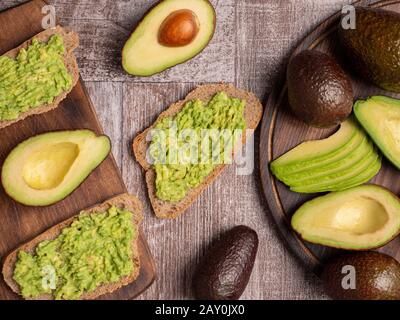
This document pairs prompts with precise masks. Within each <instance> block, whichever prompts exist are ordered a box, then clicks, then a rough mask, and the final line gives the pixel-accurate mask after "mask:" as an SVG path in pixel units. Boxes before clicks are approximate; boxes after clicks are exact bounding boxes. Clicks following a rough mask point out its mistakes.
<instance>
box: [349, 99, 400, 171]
mask: <svg viewBox="0 0 400 320" xmlns="http://www.w3.org/2000/svg"><path fill="white" fill-rule="evenodd" d="M354 113H355V115H356V117H357V120H358V121H359V122H360V123H361V125H362V126H363V127H364V129H365V130H366V131H367V132H368V134H369V135H370V137H371V138H372V140H374V142H375V144H376V145H377V146H378V147H379V149H380V150H381V151H382V153H383V154H384V155H385V156H386V158H388V159H389V160H390V161H391V162H392V163H393V164H394V165H395V166H396V167H397V168H398V169H400V100H397V99H393V98H389V97H383V96H374V97H371V98H369V99H367V100H359V101H357V102H356V104H355V105H354Z"/></svg>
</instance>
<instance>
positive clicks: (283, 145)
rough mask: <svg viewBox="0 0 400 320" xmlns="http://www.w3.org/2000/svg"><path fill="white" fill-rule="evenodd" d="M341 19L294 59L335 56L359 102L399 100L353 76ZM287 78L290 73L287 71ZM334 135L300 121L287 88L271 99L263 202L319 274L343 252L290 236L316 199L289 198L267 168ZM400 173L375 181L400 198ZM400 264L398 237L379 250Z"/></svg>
mask: <svg viewBox="0 0 400 320" xmlns="http://www.w3.org/2000/svg"><path fill="white" fill-rule="evenodd" d="M355 4H357V5H364V6H366V5H370V6H372V7H381V8H384V9H388V10H394V11H397V12H400V0H384V1H378V2H376V1H375V2H373V1H356V3H355ZM339 17H340V13H337V14H336V15H334V16H332V17H331V18H329V19H327V20H326V21H325V22H323V23H322V24H321V25H320V26H319V27H317V28H316V29H315V30H314V31H313V32H312V33H311V34H310V35H309V36H307V37H306V38H305V39H304V40H303V41H302V43H301V44H300V45H299V46H298V47H297V48H296V49H295V50H294V52H293V55H295V54H297V53H299V52H300V51H302V50H305V49H314V50H318V51H322V52H326V53H328V54H330V55H332V56H333V57H334V58H335V59H336V60H337V61H338V62H339V63H340V64H341V65H342V67H343V68H344V70H345V71H346V72H347V73H348V74H349V75H350V77H351V79H352V83H353V89H354V97H355V100H356V99H359V98H366V97H368V96H371V95H387V96H391V97H395V98H400V95H399V94H393V93H389V92H386V91H383V90H381V89H379V88H377V87H375V86H374V85H372V84H370V83H367V82H365V81H363V80H362V79H360V78H358V77H357V76H356V75H354V74H353V73H352V72H351V68H349V66H348V65H346V61H345V59H344V58H343V56H342V55H341V48H340V43H339V39H338V35H337V28H338V25H339ZM285 72H286V70H285ZM335 130H336V129H333V130H332V129H331V130H329V129H325V130H322V129H315V128H311V127H309V126H307V125H305V124H304V123H302V122H301V121H299V120H297V119H296V118H295V117H294V116H293V114H292V113H291V112H290V108H289V104H288V101H287V85H286V83H284V84H282V85H280V86H279V87H278V88H276V90H274V91H273V92H272V93H271V95H270V96H269V99H268V102H267V105H266V108H265V111H264V117H263V120H262V128H261V139H260V170H261V180H262V185H263V189H264V194H265V197H266V199H267V201H268V206H269V208H270V211H271V214H272V216H273V218H274V220H275V222H276V224H277V226H278V229H279V230H280V232H281V235H282V237H283V239H284V240H285V241H286V243H287V245H288V247H289V248H290V249H291V250H292V252H293V253H294V254H295V255H296V256H297V257H298V258H299V259H300V260H301V261H302V262H303V263H304V264H305V265H306V266H307V267H308V268H309V269H311V270H313V271H314V272H316V273H317V274H318V272H319V271H320V269H321V267H322V266H323V264H324V261H326V259H327V258H329V257H331V256H332V255H335V254H338V253H340V251H339V250H336V249H335V250H334V249H329V248H326V247H323V246H318V245H313V244H310V243H307V242H305V241H303V240H302V239H300V237H299V236H298V235H297V234H296V233H295V232H294V231H293V230H292V228H291V226H290V219H291V217H292V215H293V213H294V212H295V210H296V209H297V208H298V207H299V206H300V205H301V204H303V203H304V202H306V201H307V200H309V199H311V198H314V197H316V196H318V195H316V194H314V195H305V194H299V193H294V192H291V191H290V190H289V189H288V187H286V186H285V185H284V184H282V183H281V182H279V181H277V180H276V179H275V177H274V176H272V175H271V173H270V172H269V169H268V164H269V163H270V162H271V161H272V160H273V159H276V158H277V157H279V156H280V155H282V154H283V153H285V152H286V151H288V150H289V149H291V148H293V147H294V146H296V145H298V144H299V143H301V142H303V141H305V140H313V139H321V138H325V137H327V136H329V135H330V134H332V133H333V132H334V131H335ZM399 181H400V172H399V171H398V170H396V169H395V168H394V167H393V166H392V165H391V164H390V163H388V162H387V161H386V160H384V161H383V166H382V169H381V171H380V172H379V174H378V175H377V176H376V177H375V178H374V179H373V180H372V181H371V183H375V184H378V185H382V186H385V187H387V188H388V189H390V190H391V191H393V192H394V193H395V194H397V195H399V194H400V183H399ZM379 251H382V252H385V253H387V254H389V255H391V256H393V257H395V258H397V259H398V260H399V261H400V237H397V238H396V239H394V240H393V241H392V242H390V243H389V244H388V245H386V246H385V247H383V248H381V249H379Z"/></svg>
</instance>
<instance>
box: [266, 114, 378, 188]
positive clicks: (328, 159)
mask: <svg viewBox="0 0 400 320" xmlns="http://www.w3.org/2000/svg"><path fill="white" fill-rule="evenodd" d="M380 167H381V158H380V156H379V154H378V153H377V151H376V149H375V148H374V145H373V143H372V142H371V141H370V140H369V138H368V136H367V134H366V132H365V131H364V130H363V129H362V128H361V127H359V126H358V125H357V124H356V122H355V121H354V120H353V119H352V118H350V119H348V120H346V121H345V122H344V123H342V125H341V127H340V128H339V130H338V131H337V132H336V133H335V134H333V135H331V136H330V137H328V138H326V139H323V140H315V141H307V142H304V143H302V144H300V145H299V146H297V147H295V148H294V149H292V150H290V151H289V152H287V153H285V154H284V155H282V156H281V157H280V158H278V159H276V160H275V161H273V162H272V163H271V171H272V173H273V174H274V175H275V176H276V177H277V178H278V179H279V180H280V181H282V182H283V183H285V184H286V185H287V186H289V187H290V189H291V190H292V191H295V192H301V193H315V192H326V191H333V190H343V189H346V188H348V187H350V186H354V185H359V184H361V183H364V182H367V181H369V180H370V179H371V178H372V177H374V176H375V175H376V174H377V172H378V171H379V169H380Z"/></svg>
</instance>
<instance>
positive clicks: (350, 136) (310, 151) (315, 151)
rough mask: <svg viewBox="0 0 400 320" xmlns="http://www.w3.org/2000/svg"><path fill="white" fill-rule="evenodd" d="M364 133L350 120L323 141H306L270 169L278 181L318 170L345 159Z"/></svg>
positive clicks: (273, 163) (275, 161)
mask: <svg viewBox="0 0 400 320" xmlns="http://www.w3.org/2000/svg"><path fill="white" fill-rule="evenodd" d="M363 137H364V134H363V132H362V131H361V130H360V127H359V126H358V125H357V123H356V122H355V121H354V120H353V119H352V118H349V119H347V120H346V121H345V122H343V123H342V124H341V125H340V127H339V130H338V131H336V133H334V134H333V135H331V136H329V137H328V138H326V139H322V140H312V141H306V142H303V143H301V144H299V145H298V146H297V147H295V148H293V149H291V150H290V151H288V152H286V153H285V154H283V155H281V156H280V157H279V158H277V159H275V160H274V161H272V162H271V164H270V168H271V171H272V173H273V174H274V175H276V176H277V177H278V179H281V178H282V179H283V178H284V177H285V176H287V175H289V174H293V173H295V172H299V171H305V170H309V169H312V168H317V167H318V166H322V165H325V164H329V163H332V162H333V161H336V160H339V159H342V158H344V157H345V156H346V155H348V154H349V153H350V152H352V151H353V150H354V149H355V148H356V147H357V146H359V144H360V143H361V141H362V139H363Z"/></svg>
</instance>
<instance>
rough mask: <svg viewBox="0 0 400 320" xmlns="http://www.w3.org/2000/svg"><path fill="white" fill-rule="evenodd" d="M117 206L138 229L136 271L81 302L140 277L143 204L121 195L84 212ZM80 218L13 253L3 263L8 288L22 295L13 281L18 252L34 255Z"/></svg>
mask: <svg viewBox="0 0 400 320" xmlns="http://www.w3.org/2000/svg"><path fill="white" fill-rule="evenodd" d="M113 205H114V206H116V207H119V208H124V209H127V210H129V211H131V212H132V213H133V224H134V226H136V228H137V230H136V231H137V232H136V233H135V237H134V239H133V242H132V251H133V255H132V261H133V265H134V271H133V272H132V274H131V275H129V276H126V277H124V278H122V279H121V280H120V281H119V282H116V283H111V284H107V285H102V286H100V287H98V288H97V289H96V290H95V291H93V292H90V293H85V294H83V295H82V296H81V300H90V299H96V298H97V297H99V296H101V295H104V294H107V293H111V292H114V291H115V290H117V289H119V288H120V287H122V286H125V285H127V284H129V283H131V282H133V281H134V280H135V279H136V278H137V277H138V276H139V271H140V260H139V251H138V244H137V243H138V237H139V225H140V222H141V221H142V219H143V216H142V204H141V202H140V201H139V200H138V199H137V198H136V197H134V196H131V195H128V194H121V195H119V196H116V197H114V198H111V199H109V200H107V201H105V202H103V203H101V204H98V205H95V206H92V207H90V208H88V209H85V210H83V211H85V212H89V213H95V212H101V211H105V210H107V209H108V208H110V207H111V206H113ZM78 216H79V214H78V215H75V216H73V217H71V218H69V219H67V220H65V221H63V222H61V223H59V224H57V225H55V226H53V227H51V228H50V229H48V230H47V231H45V232H43V233H42V234H40V235H38V236H37V237H35V238H34V239H32V240H30V241H29V242H27V243H25V244H23V245H21V246H19V247H18V248H17V249H15V250H14V251H12V252H11V253H10V254H9V255H8V256H7V257H6V258H5V259H4V263H3V270H2V271H3V276H4V281H5V282H6V283H7V284H8V286H9V287H10V288H11V289H12V290H13V291H14V292H15V293H17V294H20V289H19V286H18V284H17V283H16V282H15V281H14V279H13V273H14V267H15V263H16V261H17V258H18V252H19V251H20V250H23V251H26V252H29V253H34V250H35V248H36V246H37V245H38V244H39V243H40V242H42V241H44V240H52V239H55V238H56V237H57V236H58V235H59V234H60V233H61V231H62V230H63V229H64V228H65V227H68V226H69V225H71V223H72V222H73V221H74V220H75V219H76V218H77V217H78ZM53 299H54V298H53V296H52V295H49V294H46V295H42V296H40V297H38V298H35V299H34V300H53Z"/></svg>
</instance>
